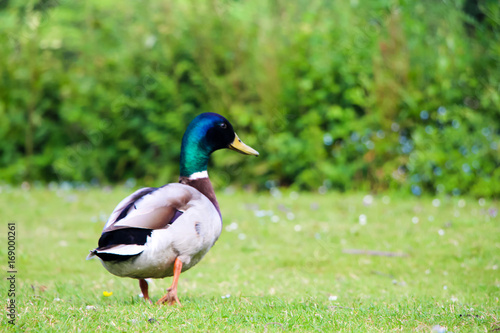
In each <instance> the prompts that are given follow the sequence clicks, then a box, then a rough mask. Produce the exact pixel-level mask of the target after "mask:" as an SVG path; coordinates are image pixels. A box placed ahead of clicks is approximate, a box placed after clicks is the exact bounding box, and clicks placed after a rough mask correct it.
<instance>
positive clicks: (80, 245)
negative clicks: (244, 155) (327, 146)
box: [0, 186, 500, 332]
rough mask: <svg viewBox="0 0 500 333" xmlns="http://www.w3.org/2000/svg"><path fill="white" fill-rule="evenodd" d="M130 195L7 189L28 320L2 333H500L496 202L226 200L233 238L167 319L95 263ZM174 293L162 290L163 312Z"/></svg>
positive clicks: (161, 285)
mask: <svg viewBox="0 0 500 333" xmlns="http://www.w3.org/2000/svg"><path fill="white" fill-rule="evenodd" d="M132 190H133V189H129V188H125V187H116V188H91V189H84V190H75V189H63V188H60V187H57V188H52V189H48V188H39V189H17V188H9V187H5V186H4V187H2V191H1V193H0V197H1V198H2V199H1V200H0V211H1V212H2V223H3V227H2V229H3V230H2V232H1V233H0V234H1V235H2V237H3V238H4V240H5V241H4V240H2V242H1V243H2V244H7V241H6V240H7V223H9V222H11V223H16V229H17V234H16V236H17V239H16V242H17V249H16V268H17V270H18V274H17V281H16V282H17V284H16V303H17V306H18V308H17V310H18V314H19V315H18V317H17V320H16V326H15V327H12V326H11V325H9V324H8V323H7V319H8V318H7V316H6V315H5V313H4V315H2V318H1V325H2V326H1V328H2V330H3V331H6V330H9V329H14V330H18V331H23V332H45V331H47V332H74V331H81V332H92V331H103V332H109V331H118V332H120V331H122V332H141V331H155V332H156V331H167V332H176V331H183V332H185V331H210V332H218V331H242V332H289V331H304V332H315V331H318V332H321V331H322V332H333V331H341V332H377V331H381V332H387V331H406V332H408V331H422V332H432V331H434V332H495V331H500V303H499V297H500V269H499V266H500V216H499V214H498V208H499V205H498V202H496V201H491V200H488V199H479V200H478V199H473V198H467V197H444V196H443V197H436V198H434V197H424V198H416V197H410V196H404V195H399V194H398V195H396V194H381V195H374V196H370V195H367V194H366V193H350V194H341V193H335V192H328V193H325V194H318V193H297V192H291V191H286V190H282V191H280V190H276V189H275V190H273V191H272V192H271V193H253V192H249V193H247V192H243V191H235V192H234V191H231V190H226V191H218V199H219V202H220V205H221V210H222V214H223V220H224V229H223V232H222V235H221V237H220V239H219V240H218V242H217V243H216V245H215V246H214V248H213V249H212V250H211V251H210V252H209V253H208V254H207V256H206V257H205V258H204V259H203V260H202V261H201V262H200V263H199V264H198V265H197V266H195V267H194V268H192V269H191V270H189V271H187V272H185V273H183V274H182V275H181V278H180V282H179V297H180V300H181V302H182V304H183V306H182V307H177V306H174V307H169V306H157V305H148V304H145V303H144V301H143V299H142V298H141V297H140V295H139V294H140V289H139V286H138V283H137V281H136V280H132V279H124V278H119V277H115V276H113V275H111V274H109V273H108V272H107V271H106V270H105V269H104V268H103V267H102V266H101V264H100V262H99V261H98V260H91V261H86V260H85V257H86V256H87V254H88V251H89V250H90V249H93V248H94V247H95V246H96V245H97V240H98V238H99V235H100V232H101V230H102V227H103V225H104V222H105V220H106V219H107V217H108V214H110V213H111V211H112V210H113V209H114V207H115V205H116V204H117V203H118V202H119V201H120V200H121V199H122V198H124V197H125V196H126V195H128V194H129V193H131V191H132ZM6 247H7V246H6V245H3V246H2V247H1V249H0V253H1V258H3V259H2V261H1V269H2V272H3V273H2V274H4V275H5V277H7V273H6V271H7V269H8V267H7V249H6ZM7 282H8V281H7V280H6V278H2V285H1V286H2V290H1V293H2V297H3V299H4V300H6V299H7V289H8V285H7ZM170 283H171V278H167V279H163V280H153V282H152V284H151V285H150V295H151V297H152V298H153V300H154V301H156V300H157V299H158V298H160V297H161V296H162V295H163V294H164V292H165V289H166V288H168V287H169V286H170ZM103 292H108V293H112V295H111V296H104V295H103Z"/></svg>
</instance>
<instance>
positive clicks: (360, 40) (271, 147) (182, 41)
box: [0, 0, 500, 197]
mask: <svg viewBox="0 0 500 333" xmlns="http://www.w3.org/2000/svg"><path fill="white" fill-rule="evenodd" d="M499 24H500V5H499V3H498V1H486V0H485V1H481V0H478V1H474V0H463V1H458V0H455V1H453V0H448V1H410V0H385V1H372V2H367V1H359V0H351V1H326V0H322V1H321V0H308V1H301V0H298V1H285V0H275V1H264V0H254V1H243V0H241V1H229V0H225V1H223V0H219V1H217V0H199V1H185V0H169V1H164V0H136V1H122V2H117V1H111V0H87V1H67V0H37V1H30V0H23V1H17V0H3V1H0V45H1V47H0V119H1V121H0V140H1V141H0V179H1V180H3V181H4V182H8V183H20V182H23V181H30V182H31V181H40V182H42V183H44V182H51V181H56V182H62V181H69V182H72V183H73V184H77V183H79V182H82V183H86V182H90V183H99V184H106V183H114V182H122V181H125V180H127V179H134V180H139V181H140V182H141V184H142V183H144V184H152V185H159V184H162V183H165V182H170V181H176V179H177V175H178V161H179V153H180V142H181V138H182V134H183V132H184V130H185V128H186V126H187V124H188V123H189V121H190V120H191V119H192V118H193V117H195V116H196V115H197V114H199V113H201V112H207V111H211V112H218V113H221V114H223V115H224V116H226V117H227V118H228V119H229V120H230V121H231V122H232V123H233V125H234V127H235V129H236V130H237V133H238V134H239V135H240V137H241V138H242V139H243V141H245V142H246V143H247V144H249V145H251V146H253V147H255V148H256V149H257V150H259V152H260V153H261V156H260V157H259V158H256V159H254V158H248V157H247V158H244V157H242V156H240V155H238V154H234V153H233V152H227V153H217V154H216V155H217V156H216V158H214V159H212V162H211V163H212V165H211V166H210V174H211V177H212V178H213V179H214V182H215V184H216V185H217V186H226V185H228V184H229V183H231V182H234V183H239V184H250V185H251V186H253V187H256V188H265V187H266V186H267V187H273V186H294V187H296V188H300V189H314V190H316V189H318V188H319V189H320V191H323V190H326V189H328V188H334V189H338V190H355V189H362V190H371V191H380V190H385V189H402V190H404V191H408V192H411V193H413V194H414V195H421V194H424V193H432V194H434V193H450V194H455V195H458V194H465V193H467V194H471V195H475V196H489V197H498V196H499V195H500V168H499V166H500V151H499V150H500V29H499Z"/></svg>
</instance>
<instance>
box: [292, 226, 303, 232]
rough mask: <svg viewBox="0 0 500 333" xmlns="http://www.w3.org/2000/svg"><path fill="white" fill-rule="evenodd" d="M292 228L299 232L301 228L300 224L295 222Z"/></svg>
mask: <svg viewBox="0 0 500 333" xmlns="http://www.w3.org/2000/svg"><path fill="white" fill-rule="evenodd" d="M293 230H295V231H297V232H299V231H301V230H302V226H301V225H300V224H297V225H296V226H295V227H293Z"/></svg>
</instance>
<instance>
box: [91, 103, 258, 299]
mask: <svg viewBox="0 0 500 333" xmlns="http://www.w3.org/2000/svg"><path fill="white" fill-rule="evenodd" d="M224 148H228V149H231V150H235V151H237V152H239V153H242V154H245V155H253V156H259V153H258V152H257V151H256V150H255V149H253V148H252V147H250V146H248V145H246V144H245V143H243V142H242V141H241V139H240V138H239V137H238V135H237V134H236V133H235V131H234V129H233V126H232V125H231V123H230V122H229V121H228V120H227V119H226V118H224V117H223V116H221V115H219V114H217V113H211V112H208V113H202V114H200V115H198V116H197V117H195V118H194V119H193V120H192V121H191V123H190V124H189V125H188V126H187V129H186V131H185V133H184V135H183V137H182V144H181V155H180V177H179V183H170V184H166V185H163V186H161V187H145V188H141V189H139V190H137V191H135V192H134V193H132V194H131V195H129V196H128V197H126V198H125V199H123V200H122V201H121V202H120V203H119V204H118V205H117V206H116V208H115V209H114V210H113V212H112V213H111V215H110V217H109V219H108V220H107V222H106V224H105V225H104V228H103V230H102V234H101V237H100V238H99V241H98V247H97V248H95V249H94V250H91V251H90V254H89V255H88V256H87V260H88V259H92V258H96V257H97V258H99V259H100V261H101V263H102V265H103V266H104V268H105V269H106V270H107V271H108V272H109V273H111V274H113V275H116V276H119V277H128V278H133V279H137V280H139V287H140V289H141V292H142V295H143V297H144V300H145V301H147V302H149V303H152V301H151V299H150V297H149V292H148V280H150V279H162V278H165V277H169V276H173V279H172V284H171V286H170V288H168V289H167V292H166V294H165V295H164V296H163V297H161V298H160V299H159V300H158V301H157V304H168V305H175V304H178V305H181V302H180V301H179V298H178V295H177V286H178V282H179V277H180V275H181V273H182V272H185V271H187V270H188V269H190V268H191V267H193V266H195V265H196V264H197V263H198V262H200V260H201V259H202V258H203V257H204V256H205V254H207V252H208V251H209V250H210V249H211V248H212V246H214V244H215V242H216V241H217V239H218V238H219V236H220V234H221V231H222V214H221V211H220V207H219V203H218V202H217V198H216V196H215V192H214V188H213V186H212V183H211V182H210V179H209V177H208V173H207V165H208V161H209V158H210V155H211V154H212V153H213V152H215V151H216V150H219V149H224Z"/></svg>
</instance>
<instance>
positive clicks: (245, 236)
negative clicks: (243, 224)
mask: <svg viewBox="0 0 500 333" xmlns="http://www.w3.org/2000/svg"><path fill="white" fill-rule="evenodd" d="M238 238H239V239H240V240H245V239H246V238H247V235H245V234H244V233H241V234H239V235H238Z"/></svg>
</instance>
